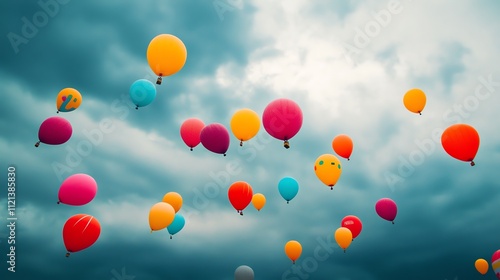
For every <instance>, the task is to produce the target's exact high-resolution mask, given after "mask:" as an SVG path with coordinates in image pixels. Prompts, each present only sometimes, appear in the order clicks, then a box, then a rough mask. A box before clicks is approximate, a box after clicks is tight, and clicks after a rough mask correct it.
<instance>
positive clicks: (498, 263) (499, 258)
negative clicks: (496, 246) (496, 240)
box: [491, 250, 500, 279]
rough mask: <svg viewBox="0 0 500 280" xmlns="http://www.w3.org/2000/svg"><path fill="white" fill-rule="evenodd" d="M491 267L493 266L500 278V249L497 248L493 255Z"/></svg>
mask: <svg viewBox="0 0 500 280" xmlns="http://www.w3.org/2000/svg"><path fill="white" fill-rule="evenodd" d="M491 268H493V271H494V272H495V275H496V276H497V278H498V279H500V250H497V251H496V252H495V253H493V256H491Z"/></svg>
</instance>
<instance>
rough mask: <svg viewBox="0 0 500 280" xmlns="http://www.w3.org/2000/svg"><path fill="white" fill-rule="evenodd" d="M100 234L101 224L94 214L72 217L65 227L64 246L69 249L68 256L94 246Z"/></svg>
mask: <svg viewBox="0 0 500 280" xmlns="http://www.w3.org/2000/svg"><path fill="white" fill-rule="evenodd" d="M100 234H101V225H100V224H99V221H97V219H96V218H94V217H93V216H91V215H87V214H77V215H74V216H72V217H70V218H69V219H68V220H67V221H66V223H65V224H64V227H63V240H64V246H66V250H68V253H67V254H66V256H67V257H68V256H69V253H74V252H78V251H81V250H83V249H86V248H88V247H90V246H92V244H94V243H95V242H96V241H97V238H99V235H100Z"/></svg>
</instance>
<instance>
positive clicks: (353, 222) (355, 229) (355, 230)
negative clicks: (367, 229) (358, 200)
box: [340, 215, 363, 239]
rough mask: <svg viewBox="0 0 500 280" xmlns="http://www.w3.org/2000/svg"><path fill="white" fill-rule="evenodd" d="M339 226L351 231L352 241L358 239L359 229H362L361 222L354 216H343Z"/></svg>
mask: <svg viewBox="0 0 500 280" xmlns="http://www.w3.org/2000/svg"><path fill="white" fill-rule="evenodd" d="M340 226H341V227H345V228H348V229H349V230H350V231H351V233H352V239H354V238H356V237H358V235H359V234H360V233H361V229H363V224H362V223H361V220H360V219H359V218H358V217H356V216H354V215H348V216H345V217H344V218H343V219H342V221H341V222H340Z"/></svg>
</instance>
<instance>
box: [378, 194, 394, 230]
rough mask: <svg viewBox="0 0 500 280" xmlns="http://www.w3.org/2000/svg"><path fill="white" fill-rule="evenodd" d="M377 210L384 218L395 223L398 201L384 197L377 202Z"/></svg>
mask: <svg viewBox="0 0 500 280" xmlns="http://www.w3.org/2000/svg"><path fill="white" fill-rule="evenodd" d="M375 211H377V214H378V215H379V216H380V217H381V218H382V219H384V220H388V221H390V222H392V223H393V224H394V219H396V215H397V214H398V206H397V205H396V202H394V200H392V199H390V198H382V199H380V200H379V201H377V203H376V204H375Z"/></svg>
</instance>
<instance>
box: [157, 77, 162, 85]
mask: <svg viewBox="0 0 500 280" xmlns="http://www.w3.org/2000/svg"><path fill="white" fill-rule="evenodd" d="M161 82H162V78H161V76H159V77H158V78H157V79H156V84H157V85H161Z"/></svg>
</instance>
